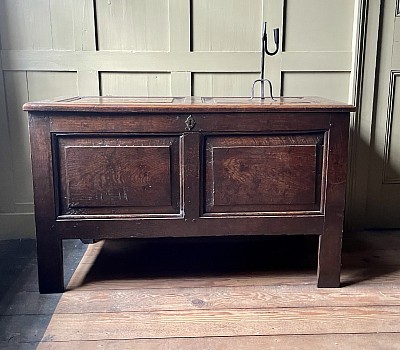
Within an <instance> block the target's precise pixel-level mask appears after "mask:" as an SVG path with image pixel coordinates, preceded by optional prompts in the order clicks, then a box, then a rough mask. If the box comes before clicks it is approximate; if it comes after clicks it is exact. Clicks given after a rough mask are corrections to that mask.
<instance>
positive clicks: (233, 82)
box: [192, 73, 259, 97]
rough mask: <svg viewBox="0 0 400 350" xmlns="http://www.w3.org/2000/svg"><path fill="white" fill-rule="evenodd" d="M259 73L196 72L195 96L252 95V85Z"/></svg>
mask: <svg viewBox="0 0 400 350" xmlns="http://www.w3.org/2000/svg"><path fill="white" fill-rule="evenodd" d="M258 78H259V74H258V73H194V74H193V75H192V86H193V91H192V94H193V95H194V96H243V97H246V96H248V97H250V96H251V85H252V84H253V81H254V80H255V79H258Z"/></svg>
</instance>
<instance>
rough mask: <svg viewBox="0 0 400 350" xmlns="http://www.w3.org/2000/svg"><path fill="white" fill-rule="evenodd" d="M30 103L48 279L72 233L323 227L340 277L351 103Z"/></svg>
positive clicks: (333, 271)
mask: <svg viewBox="0 0 400 350" xmlns="http://www.w3.org/2000/svg"><path fill="white" fill-rule="evenodd" d="M24 109H25V110H27V111H29V128H30V140H31V148H32V172H33V181H34V201H35V219H36V233H37V249H38V268H39V287H40V291H41V292H42V293H51V292H61V291H63V290H64V285H63V262H62V261H63V260H62V240H63V239H68V238H80V239H107V238H127V237H141V238H143V237H146V238H151V237H184V236H185V237H187V236H217V235H230V236H234V235H278V234H285V235H299V234H301V235H304V234H307V235H319V236H320V240H319V263H318V286H319V287H338V286H339V284H340V260H341V259H340V256H341V239H342V225H343V211H344V200H345V186H346V166H347V143H348V127H349V113H350V112H351V111H353V110H354V108H353V107H352V106H349V105H345V104H341V103H337V102H333V101H328V100H324V99H321V98H315V97H313V98H304V97H298V98H281V99H279V100H278V101H272V100H270V99H266V100H259V99H254V100H249V99H246V98H195V97H186V98H185V97H182V98H180V97H176V98H172V97H171V98H170V97H160V98H133V97H131V98H128V97H74V98H69V99H58V100H51V101H43V102H33V103H27V104H25V105H24Z"/></svg>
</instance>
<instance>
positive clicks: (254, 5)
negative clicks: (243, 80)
mask: <svg viewBox="0 0 400 350" xmlns="http://www.w3.org/2000/svg"><path fill="white" fill-rule="evenodd" d="M262 3H263V1H262V0H252V1H251V3H249V2H248V1H243V0H219V1H214V0H193V1H192V45H191V46H192V50H193V51H258V50H260V33H261V24H262Z"/></svg>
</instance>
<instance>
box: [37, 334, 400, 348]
mask: <svg viewBox="0 0 400 350" xmlns="http://www.w3.org/2000/svg"><path fill="white" fill-rule="evenodd" d="M398 344H400V334H399V333H381V334H376V333H374V334H365V333H363V334H324V335H301V336H298V335H289V336H288V335H286V336H248V337H208V338H168V339H130V340H96V341H73V342H42V343H40V345H39V347H38V349H40V350H51V349H57V350H70V349H85V350H95V349H108V350H113V349H117V350H132V349H135V350H206V349H207V350H211V349H216V350H269V349H271V350H272V349H275V350H276V349H285V350H296V349H307V350H313V349H318V350H332V349H338V350H344V349H363V350H393V349H398V348H399V347H398Z"/></svg>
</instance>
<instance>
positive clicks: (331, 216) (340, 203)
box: [317, 114, 349, 287]
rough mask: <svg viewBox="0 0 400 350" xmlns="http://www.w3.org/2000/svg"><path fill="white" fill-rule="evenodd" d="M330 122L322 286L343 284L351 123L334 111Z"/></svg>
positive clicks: (321, 250) (321, 244)
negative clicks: (341, 274)
mask: <svg viewBox="0 0 400 350" xmlns="http://www.w3.org/2000/svg"><path fill="white" fill-rule="evenodd" d="M330 124H331V128H330V130H329V141H328V149H329V150H328V151H327V153H328V155H327V158H326V165H325V167H326V168H327V179H326V191H325V196H326V198H325V202H326V205H325V223H324V230H323V233H322V235H321V236H320V239H319V251H318V254H319V259H318V272H317V274H318V286H319V287H339V286H340V267H341V252H342V231H343V218H344V205H345V191H346V180H347V153H348V150H347V140H348V137H349V126H348V122H347V121H346V120H345V119H343V118H341V116H340V115H339V114H332V116H331V123H330Z"/></svg>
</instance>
